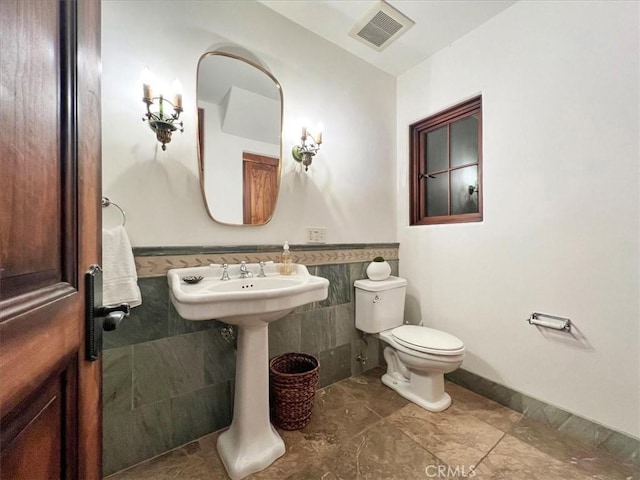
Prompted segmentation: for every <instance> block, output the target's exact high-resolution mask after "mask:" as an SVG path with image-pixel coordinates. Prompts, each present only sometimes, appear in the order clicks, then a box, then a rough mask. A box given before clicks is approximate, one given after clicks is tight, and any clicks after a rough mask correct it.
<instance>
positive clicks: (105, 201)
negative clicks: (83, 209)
mask: <svg viewBox="0 0 640 480" xmlns="http://www.w3.org/2000/svg"><path fill="white" fill-rule="evenodd" d="M110 205H113V206H114V207H116V208H117V209H118V210H120V214H121V215H122V226H123V227H124V226H125V225H126V223H127V215H126V214H125V213H124V210H123V209H122V208H121V207H120V205H118V204H117V203H115V202H112V201H111V200H109V197H102V208H105V207H108V206H110Z"/></svg>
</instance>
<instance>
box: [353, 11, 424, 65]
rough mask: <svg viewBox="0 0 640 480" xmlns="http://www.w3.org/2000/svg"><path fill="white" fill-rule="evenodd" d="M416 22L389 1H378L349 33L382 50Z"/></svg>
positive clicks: (375, 48) (379, 50) (377, 49)
mask: <svg viewBox="0 0 640 480" xmlns="http://www.w3.org/2000/svg"><path fill="white" fill-rule="evenodd" d="M414 23H415V22H414V21H413V20H411V19H409V18H408V17H406V16H405V15H403V14H402V13H400V12H399V11H398V10H396V9H395V8H393V7H392V6H391V5H389V4H388V3H387V2H384V1H380V2H377V3H376V4H375V5H374V7H373V8H372V9H371V10H369V12H367V14H366V15H365V16H364V18H362V19H361V20H360V21H359V22H358V23H357V24H355V25H354V27H353V28H352V29H351V30H350V31H349V35H350V36H351V37H353V38H355V39H356V40H359V41H361V42H362V43H364V44H365V45H367V46H369V47H371V48H373V49H374V50H376V51H378V52H381V51H382V50H384V49H385V48H386V47H388V46H389V45H390V44H391V43H392V42H393V41H395V40H396V39H397V38H398V37H399V36H400V35H402V34H403V33H404V32H406V31H407V30H408V29H409V28H411V27H412V26H413V24H414Z"/></svg>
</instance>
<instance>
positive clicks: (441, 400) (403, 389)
mask: <svg viewBox="0 0 640 480" xmlns="http://www.w3.org/2000/svg"><path fill="white" fill-rule="evenodd" d="M382 383H383V384H385V385H386V386H387V387H389V388H391V389H393V390H395V391H396V392H398V394H399V395H400V396H402V397H404V398H406V399H407V400H409V401H410V402H413V403H415V404H416V405H419V406H420V407H422V408H424V409H425V410H429V411H430V412H442V411H443V410H446V409H447V408H449V405H451V397H450V396H449V394H448V393H447V392H445V391H444V389H443V391H442V395H441V396H439V397H438V398H437V399H436V400H434V401H428V400H426V399H424V398H423V397H421V396H419V395H417V394H416V393H415V392H414V391H413V389H412V387H411V382H410V381H408V380H407V379H406V378H404V377H402V376H401V375H400V374H397V377H396V376H392V375H390V374H389V373H385V374H384V375H383V376H382Z"/></svg>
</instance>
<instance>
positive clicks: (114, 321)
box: [85, 265, 131, 360]
mask: <svg viewBox="0 0 640 480" xmlns="http://www.w3.org/2000/svg"><path fill="white" fill-rule="evenodd" d="M85 292H86V307H85V308H86V313H85V325H86V328H85V330H86V344H87V346H86V351H87V355H86V356H87V360H97V359H98V357H99V355H100V352H101V351H102V332H103V331H105V332H111V331H113V330H115V329H116V328H118V326H119V325H120V323H121V322H122V320H123V319H124V318H125V317H128V316H129V313H130V312H131V307H130V306H129V304H128V303H120V304H118V305H102V268H100V265H91V266H90V267H89V271H88V272H87V273H86V275H85Z"/></svg>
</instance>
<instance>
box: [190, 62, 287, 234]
mask: <svg viewBox="0 0 640 480" xmlns="http://www.w3.org/2000/svg"><path fill="white" fill-rule="evenodd" d="M196 90H197V106H198V129H197V132H198V142H197V144H198V162H199V166H200V185H201V187H202V194H203V197H204V201H205V205H206V207H207V211H208V212H209V216H210V217H211V218H212V219H213V220H215V221H216V222H219V223H223V224H226V225H264V224H265V223H267V222H269V220H271V217H272V216H273V213H274V211H275V208H276V203H277V201H278V192H279V189H280V172H281V165H282V144H281V139H282V111H283V98H282V87H281V86H280V84H279V83H278V81H277V80H276V79H275V77H274V76H273V75H271V73H269V72H268V71H266V70H265V69H264V68H263V67H261V66H260V65H258V64H256V63H254V62H251V61H249V60H246V59H244V58H242V57H239V56H237V55H233V54H229V53H223V52H208V53H205V54H204V55H202V56H201V57H200V60H199V61H198V71H197V84H196Z"/></svg>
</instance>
